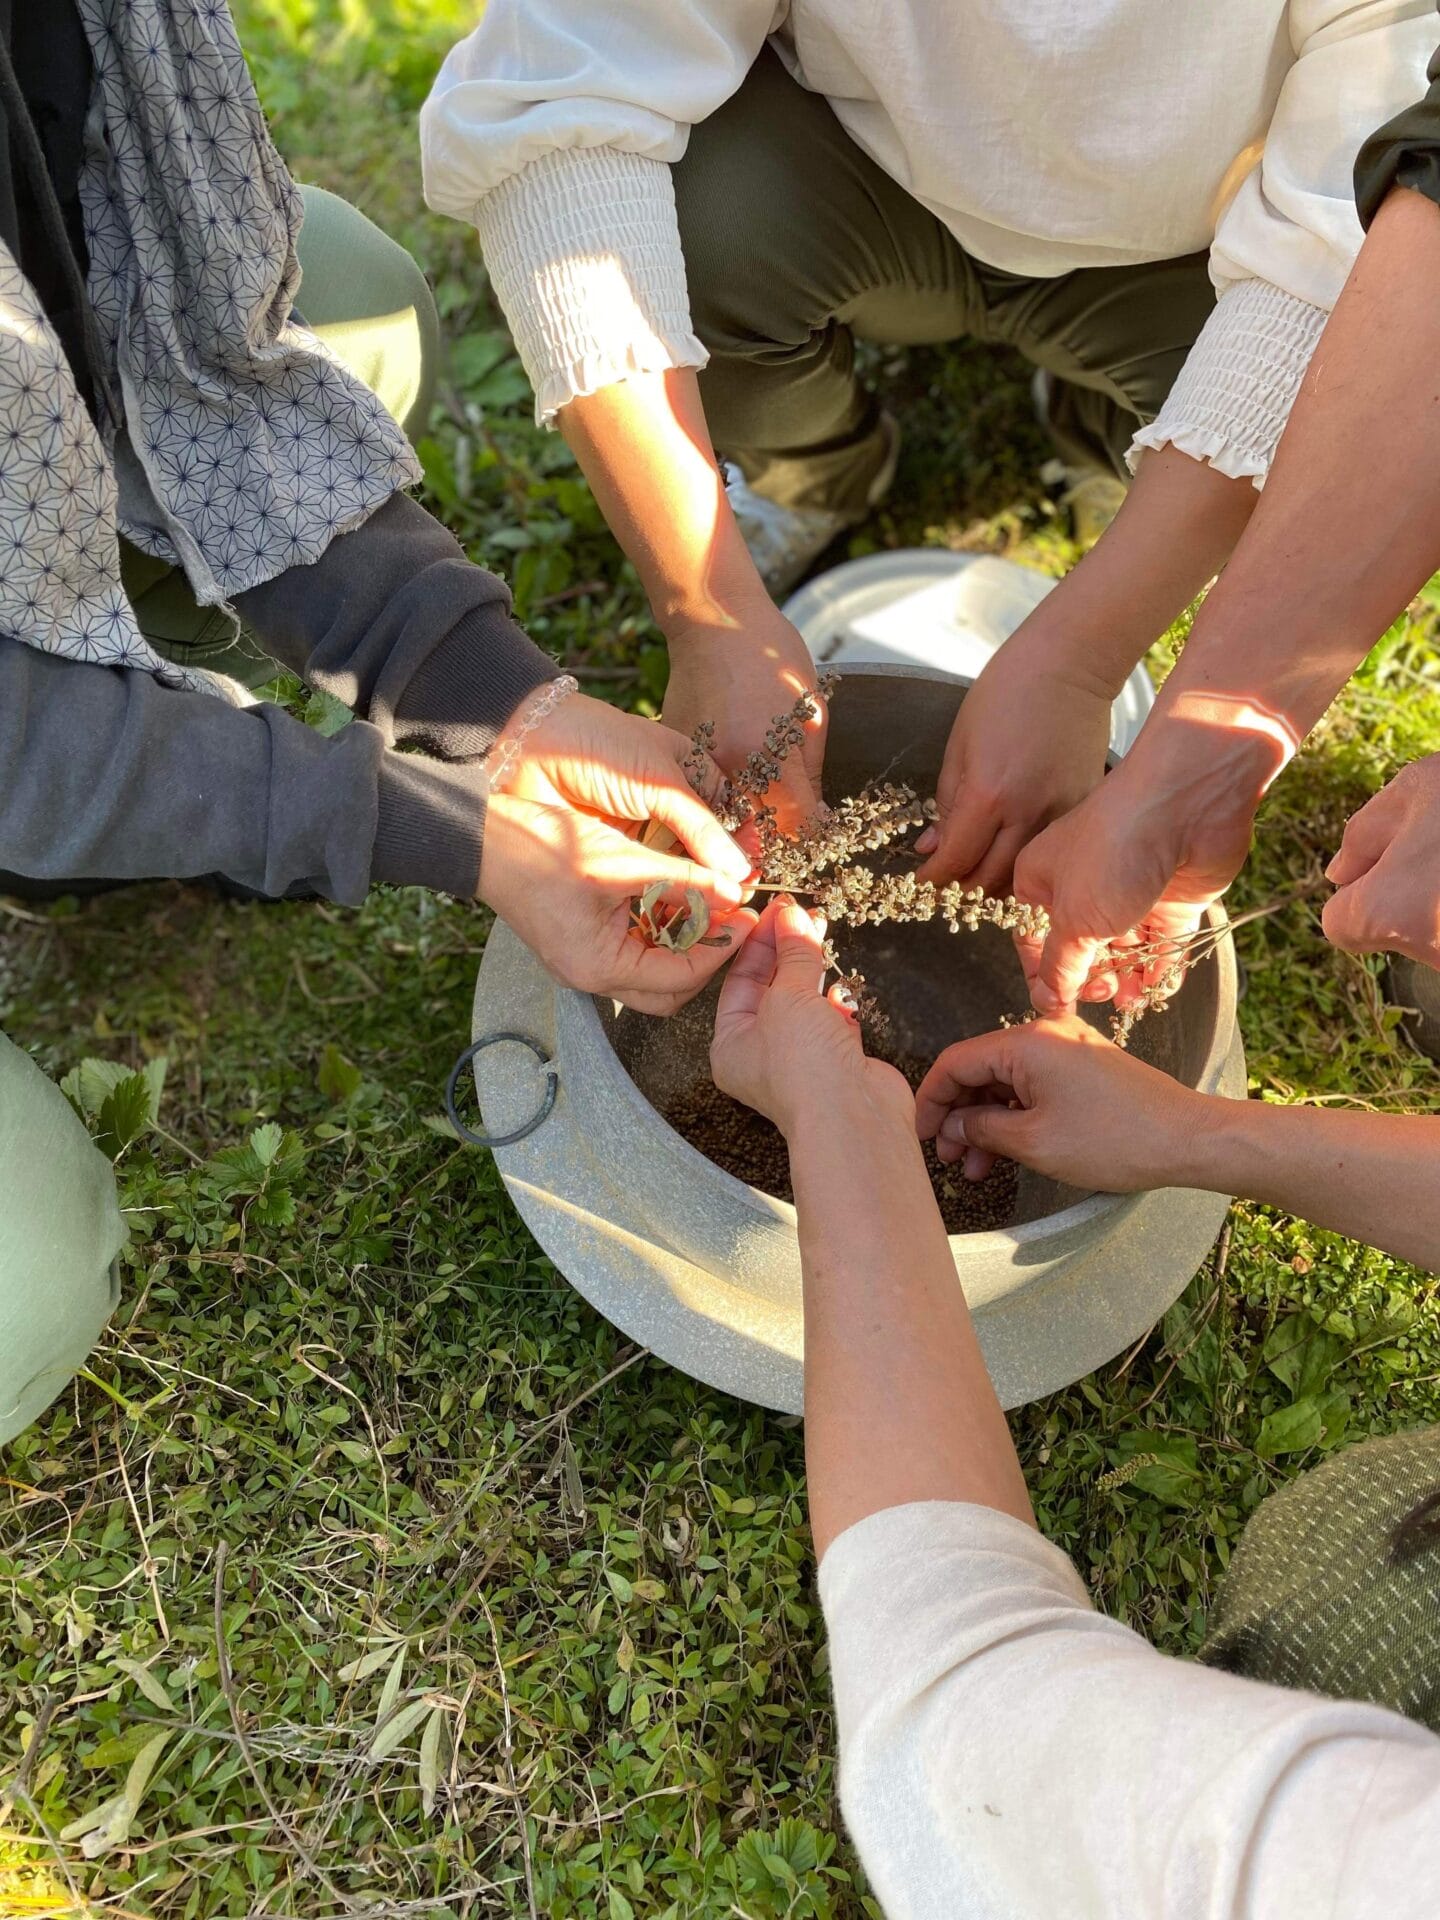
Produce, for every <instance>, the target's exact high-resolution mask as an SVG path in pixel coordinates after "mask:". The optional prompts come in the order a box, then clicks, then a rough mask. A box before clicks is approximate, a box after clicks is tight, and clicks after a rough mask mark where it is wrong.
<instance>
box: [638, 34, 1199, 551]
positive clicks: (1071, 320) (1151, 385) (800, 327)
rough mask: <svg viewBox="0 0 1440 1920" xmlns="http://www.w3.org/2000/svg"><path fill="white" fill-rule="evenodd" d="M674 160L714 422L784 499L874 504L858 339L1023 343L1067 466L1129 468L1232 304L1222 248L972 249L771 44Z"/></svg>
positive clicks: (734, 455)
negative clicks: (1138, 439)
mask: <svg viewBox="0 0 1440 1920" xmlns="http://www.w3.org/2000/svg"><path fill="white" fill-rule="evenodd" d="M672 171H673V175H674V181H675V204H676V210H677V213H678V216H679V222H680V238H681V244H682V246H683V248H684V252H685V271H686V276H687V279H688V282H689V288H690V305H691V313H692V317H693V320H694V325H695V330H696V332H697V333H698V334H699V336H700V338H701V340H702V341H703V342H704V344H705V346H706V348H707V349H708V351H709V353H710V363H709V365H708V366H707V367H706V368H705V369H704V370H703V372H702V373H701V374H700V391H701V394H702V396H703V398H704V401H705V413H706V419H707V421H708V424H709V427H710V432H711V435H712V437H713V439H714V442H715V445H716V447H717V448H718V449H719V451H720V452H721V453H722V454H724V455H725V456H726V457H727V458H728V459H730V460H733V461H734V462H735V464H736V465H737V466H739V467H740V469H741V470H742V471H743V472H744V474H745V476H746V478H747V479H748V480H749V481H750V482H751V484H752V485H753V486H755V487H757V488H758V489H759V490H760V491H761V492H762V493H764V494H766V495H767V496H768V497H769V498H770V499H772V500H777V501H779V502H780V503H781V504H782V505H787V506H806V507H824V508H828V509H830V510H831V511H834V512H837V513H841V514H844V515H846V516H847V517H851V518H856V517H859V516H861V515H863V513H864V512H865V509H866V503H867V499H868V495H869V491H870V488H871V485H872V484H873V482H874V480H875V479H876V477H877V475H878V473H879V472H880V470H881V467H882V465H883V463H884V461H885V458H886V453H887V447H886V441H885V436H884V433H883V431H882V428H881V425H880V420H879V414H878V411H877V408H876V405H875V402H874V400H873V398H872V396H871V395H870V394H869V393H868V392H867V391H866V390H865V388H864V386H863V385H862V384H861V382H860V380H859V378H858V377H857V374H856V369H855V342H856V340H857V339H861V340H874V341H880V342H883V343H886V344H891V345H900V346H914V345H921V344H935V343H938V342H941V341H946V340H956V339H959V338H961V337H968V338H971V339H975V340H982V341H988V342H992V343H996V344H1000V345H1005V346H1011V347H1015V348H1018V349H1019V351H1020V352H1021V353H1023V354H1024V355H1025V356H1026V358H1027V359H1029V360H1030V361H1031V362H1032V363H1033V364H1034V365H1035V366H1037V367H1041V368H1043V369H1044V370H1045V371H1046V372H1047V373H1048V374H1050V375H1051V376H1052V379H1051V385H1050V392H1049V399H1048V404H1047V408H1046V424H1047V425H1048V427H1049V428H1050V431H1051V434H1052V437H1053V438H1054V440H1055V442H1056V445H1057V448H1058V450H1059V452H1060V454H1061V456H1062V458H1063V459H1064V460H1065V462H1066V464H1067V465H1068V466H1070V467H1071V468H1074V469H1079V470H1082V471H1083V470H1091V471H1099V472H1104V473H1114V474H1116V475H1118V476H1120V477H1121V478H1122V479H1123V478H1127V477H1128V474H1127V469H1126V466H1125V455H1126V452H1127V450H1128V449H1129V446H1130V443H1131V441H1132V439H1133V438H1134V435H1135V432H1136V429H1137V428H1138V427H1140V426H1141V425H1143V424H1147V423H1148V422H1149V421H1151V420H1153V419H1154V418H1155V416H1156V414H1157V413H1158V412H1159V411H1160V408H1161V406H1162V405H1163V403H1164V401H1165V399H1166V397H1167V396H1168V394H1169V392H1170V389H1171V387H1172V386H1173V385H1174V383H1175V377H1176V375H1177V374H1178V373H1179V371H1180V369H1181V367H1182V366H1183V365H1184V363H1185V359H1186V357H1187V355H1188V354H1189V352H1190V349H1191V347H1192V346H1193V345H1194V343H1195V341H1196V339H1197V338H1198V336H1199V334H1200V331H1201V329H1202V328H1203V326H1204V325H1205V322H1206V320H1207V319H1208V318H1209V317H1210V315H1211V313H1213V311H1214V308H1215V289H1214V287H1213V286H1212V285H1211V282H1210V264H1209V255H1208V254H1206V253H1196V254H1190V255H1187V256H1186V257H1185V258H1183V259H1179V260H1160V261H1154V262H1151V263H1147V264H1144V265H1140V266H1134V267H1096V268H1090V269H1086V270H1083V271H1080V272H1076V273H1067V274H1061V275H1059V276H1058V277H1057V278H1054V279H1049V280H1035V279H1027V278H1025V277H1024V276H1022V275H1019V274H1013V273H1005V272H1002V271H1001V270H1000V269H999V268H996V267H990V266H987V265H986V264H985V263H984V262H983V261H980V260H976V259H974V258H972V257H971V256H970V255H969V254H967V253H966V252H965V250H964V248H963V247H962V246H961V245H960V243H959V241H957V240H956V239H955V237H954V235H953V234H952V233H951V232H950V231H949V229H948V228H947V227H946V226H945V225H944V223H943V222H942V221H941V220H939V219H938V218H937V217H936V215H934V214H933V213H931V212H930V211H929V210H928V209H927V208H925V207H923V206H922V205H921V204H920V202H919V201H918V200H915V199H913V198H912V197H911V196H910V195H909V194H908V193H907V192H906V191H905V189H904V188H903V187H902V186H900V185H899V184H898V182H896V181H895V180H892V179H891V177H890V175H889V174H887V173H886V172H885V170H884V168H883V167H881V166H879V165H878V164H877V163H876V162H875V161H873V160H871V159H870V158H869V157H868V155H866V154H864V153H863V152H862V151H861V150H860V148H859V147H857V146H856V145H855V143H854V141H853V140H852V139H851V138H850V136H849V135H848V134H847V133H846V132H845V130H844V128H843V127H842V126H841V125H840V122H839V121H838V120H837V119H836V117H835V115H834V112H833V111H832V110H831V108H830V105H829V103H828V102H827V101H826V100H824V99H823V98H822V97H821V96H820V95H819V94H816V93H810V92H807V91H806V89H805V88H804V87H802V86H800V84H799V83H798V82H797V81H795V80H793V79H792V78H791V76H790V75H789V74H788V73H787V72H786V71H785V68H784V67H783V66H782V65H781V63H780V61H779V60H778V59H777V57H776V56H775V54H774V53H773V52H771V51H770V50H768V49H767V50H766V51H765V52H764V53H762V54H761V55H760V57H759V59H758V60H757V61H756V62H755V64H754V66H753V67H752V68H751V70H750V72H749V74H748V75H747V76H746V79H745V82H744V84H743V85H742V86H741V87H740V88H739V90H738V91H737V92H736V93H735V94H734V95H733V96H732V97H731V98H730V99H729V100H727V101H726V103H725V104H724V106H722V107H721V108H720V109H719V110H718V111H717V112H715V113H713V114H711V115H709V116H708V118H706V119H705V120H703V121H702V122H701V123H700V124H699V125H698V126H696V127H694V128H693V129H692V130H691V133H690V138H689V144H688V146H687V148H686V151H685V155H684V157H683V158H682V159H681V160H679V161H678V162H677V163H676V165H675V167H674V168H673V170H672ZM737 261H738V262H740V263H742V264H741V265H740V266H739V267H737V265H736V262H737Z"/></svg>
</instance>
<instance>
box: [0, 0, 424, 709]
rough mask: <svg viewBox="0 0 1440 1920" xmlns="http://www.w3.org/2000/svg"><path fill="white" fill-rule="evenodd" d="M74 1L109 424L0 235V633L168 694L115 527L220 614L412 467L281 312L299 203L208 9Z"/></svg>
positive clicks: (321, 543) (362, 512)
mask: <svg viewBox="0 0 1440 1920" xmlns="http://www.w3.org/2000/svg"><path fill="white" fill-rule="evenodd" d="M78 5H79V12H80V16H81V19H82V20H83V22H84V25H85V30H86V33H87V36H88V38H89V41H90V47H91V52H92V56H93V59H94V65H95V76H96V82H95V93H94V98H93V100H92V104H91V110H90V116H89V120H88V124H87V128H86V147H85V168H84V173H83V175H82V179H81V202H82V207H83V212H84V220H85V237H86V245H87V249H88V252H89V293H90V299H91V303H92V305H93V307H94V309H95V314H96V318H97V320H98V322H99V327H100V331H101V335H102V337H103V339H104V341H105V344H106V347H107V349H108V353H109V355H110V356H111V365H110V366H109V368H108V369H107V371H108V373H109V375H110V386H111V391H112V393H114V394H118V396H119V402H120V409H121V411H122V413H123V420H121V421H118V422H117V421H116V420H115V419H113V418H111V417H110V416H109V414H108V412H107V411H106V410H104V409H102V425H101V428H100V431H99V432H97V430H96V428H95V427H94V425H93V424H92V422H91V420H90V416H89V414H88V412H87V411H86V408H85V405H84V402H83V401H82V399H81V397H80V394H79V392H78V390H77V389H76V387H75V383H74V381H73V378H72V377H71V374H70V370H69V366H68V363H67V362H66V359H65V356H64V352H63V350H62V349H61V347H60V343H59V341H58V339H57V337H56V335H55V333H54V331H53V329H52V328H51V327H50V326H49V323H48V322H47V321H46V319H45V317H44V314H43V312H42V311H41V308H40V303H39V300H38V299H37V297H36V295H35V293H34V291H33V289H32V288H31V287H30V285H29V283H28V282H27V280H26V279H25V276H24V275H23V274H22V273H21V271H20V269H19V267H18V266H17V264H16V262H15V261H14V259H13V258H12V257H11V255H10V254H9V252H8V250H6V249H5V248H4V246H3V244H0V632H4V633H7V634H9V635H10V636H11V637H13V638H15V639H18V640H24V641H27V642H29V643H30V644H31V645H35V646H39V647H43V648H45V649H46V650H47V651H50V652H57V653H63V654H67V655H69V656H70V657H71V658H74V659H78V660H92V661H103V662H105V663H107V664H111V665H117V666H120V665H124V666H139V667H145V668H148V669H149V670H150V671H152V672H155V673H157V674H159V675H160V676H161V677H162V678H164V679H166V680H169V681H184V680H186V678H187V676H185V675H184V674H181V673H177V671H176V670H175V669H174V668H172V667H170V666H168V665H166V664H165V663H164V662H162V661H161V660H160V659H159V657H158V656H157V655H155V654H154V653H153V651H152V650H151V648H150V647H149V646H148V645H147V644H146V642H145V641H144V640H143V639H142V638H141V636H140V634H139V633H138V631H137V630H136V627H135V622H134V618H133V615H132V614H131V612H130V608H129V606H128V603H127V602H126V600H125V597H124V594H123V592H122V591H121V587H120V572H119V554H118V547H117V544H116V527H117V524H118V526H119V528H120V529H121V530H123V532H124V533H125V535H126V537H127V538H128V539H130V540H131V541H132V542H133V543H134V544H135V545H136V546H137V547H140V548H141V549H142V550H144V551H146V552H148V553H152V554H155V555H158V556H159V557H161V558H163V559H166V560H169V561H171V562H172V563H174V564H177V565H179V566H181V567H183V569H184V571H185V573H186V575H187V576H188V578H189V581H190V585H191V588H192V590H193V591H194V593H195V596H196V599H197V600H198V601H199V602H200V603H201V604H202V605H214V604H217V603H220V602H225V601H228V600H230V599H231V598H233V596H234V595H235V594H237V593H241V592H243V591H244V590H245V589H246V588H247V587H253V586H258V585H259V584H260V583H261V582H262V581H265V580H270V579H273V578H274V577H275V576H276V575H277V574H280V573H283V572H285V571H286V570H287V569H288V568H290V567H293V566H305V565H308V564H309V563H310V562H312V561H314V560H316V559H318V558H319V556H320V555H321V554H322V553H323V552H324V551H325V549H326V547H327V546H328V545H329V544H330V542H331V540H333V539H334V538H335V536H336V535H337V534H339V533H344V532H347V531H348V530H349V529H351V528H352V527H355V526H358V525H359V524H360V523H361V522H362V521H364V520H365V519H367V518H368V517H369V515H370V514H371V513H373V512H374V511H375V509H376V508H377V507H379V506H380V505H382V504H383V503H384V501H386V500H387V499H389V497H390V496H391V494H393V493H394V492H396V491H397V490H398V489H400V488H402V487H407V486H411V485H413V484H414V483H415V482H416V481H417V480H418V479H419V477H420V474H419V467H418V464H417V462H416V460H415V456H414V454H413V453H412V452H411V450H410V446H409V443H408V442H407V441H406V439H405V437H404V435H403V434H402V432H401V431H400V429H399V427H398V426H397V425H396V424H395V423H394V421H393V420H392V419H391V417H390V415H389V414H388V413H387V412H386V411H385V409H384V408H383V407H382V406H381V404H380V402H379V401H378V400H377V399H376V398H375V396H374V395H373V394H372V393H371V392H370V391H369V389H368V388H367V387H365V386H363V385H362V384H361V383H360V382H359V381H357V380H356V379H355V378H354V376H353V375H351V374H350V373H348V372H347V371H346V370H345V369H344V368H343V367H342V366H341V365H340V364H339V363H338V361H336V360H335V358H334V356H333V355H332V354H331V353H330V352H329V351H328V349H327V348H326V347H325V346H324V345H323V344H322V343H321V342H320V341H319V340H317V339H316V337H315V336H314V335H313V334H312V333H310V332H309V330H308V329H307V328H305V327H303V326H302V325H300V324H298V323H297V322H296V321H295V320H294V319H293V318H292V316H291V307H292V303H293V301H294V298H295V294H296V290H297V288H298V286H299V281H300V272H299V267H298V264H297V262H296V258H295V237H296V235H297V233H298V232H299V227H300V217H301V213H300V196H299V194H298V193H297V192H296V190H295V186H294V183H293V182H292V180H291V179H290V176H289V174H288V173H287V172H286V170H285V167H284V164H283V163H282V161H281V160H280V158H279V156H278V154H277V153H276V152H275V149H274V147H273V146H272V144H271V142H270V137H269V134H268V132H267V130H266V126H265V121H264V117H263V115H262V114H261V112H260V106H259V102H258V100H257V99H256V97H255V90H254V87H253V85H252V83H251V79H250V74H249V70H248V68H247V67H246V65H245V60H244V56H243V55H242V53H241V51H240V44H239V40H238V38H237V36H236V33H235V28H234V24H233V22H232V21H231V19H230V14H229V10H228V8H227V7H226V6H225V5H224V4H223V0H78ZM200 678H201V677H200V676H195V680H196V681H198V680H199V679H200Z"/></svg>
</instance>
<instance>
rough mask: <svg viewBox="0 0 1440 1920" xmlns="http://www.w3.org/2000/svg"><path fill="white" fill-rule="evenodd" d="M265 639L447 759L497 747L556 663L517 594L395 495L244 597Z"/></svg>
mask: <svg viewBox="0 0 1440 1920" xmlns="http://www.w3.org/2000/svg"><path fill="white" fill-rule="evenodd" d="M236 605H237V607H238V610H239V612H240V614H241V615H242V617H243V618H244V620H245V622H246V624H247V625H248V626H249V627H251V629H252V630H253V631H254V633H255V634H256V637H257V638H258V640H259V641H260V643H261V645H262V646H263V647H264V648H265V650H266V652H267V653H269V654H270V655H271V656H272V657H273V658H275V659H276V660H278V661H280V662H281V663H282V664H283V665H285V666H287V667H289V668H291V670H292V671H293V672H295V673H297V674H299V676H300V677H301V679H302V680H304V681H305V683H306V685H307V686H310V687H313V688H316V689H317V690H320V691H323V692H326V693H331V694H333V695H334V696H335V697H336V699H338V700H341V701H343V702H344V704H345V705H346V706H347V707H350V708H352V709H353V711H354V712H356V713H358V714H359V715H360V716H361V717H362V718H363V719H366V720H369V721H371V722H372V723H373V724H374V725H375V726H377V727H378V728H379V729H380V731H381V733H382V734H383V735H384V737H385V740H386V741H387V743H390V744H393V745H398V746H412V747H417V748H419V749H421V750H422V751H423V752H426V753H431V754H434V755H436V756H437V757H438V758H440V759H444V760H471V759H479V758H481V757H482V756H483V755H484V754H486V753H488V752H489V750H490V748H491V747H492V746H493V745H494V742H495V740H496V738H497V737H498V736H499V734H500V733H501V731H502V730H503V728H504V726H505V723H506V721H507V720H508V719H509V718H510V716H511V714H512V713H514V711H515V709H516V708H517V707H518V706H519V705H520V703H521V701H522V700H523V699H524V698H525V696H526V695H527V694H529V693H531V692H533V691H534V689H535V688H536V687H537V686H539V685H541V684H542V683H543V682H544V681H546V680H549V679H553V678H554V677H555V675H556V674H557V672H558V671H559V669H558V668H557V666H556V665H555V662H554V661H553V660H552V659H551V658H550V656H549V655H548V654H546V653H543V652H542V651H541V650H540V648H539V647H537V646H536V645H535V644H534V642H533V641H531V640H530V639H529V638H527V636H526V635H525V633H524V632H523V631H522V629H521V628H520V627H519V626H517V625H516V623H515V621H514V619H513V618H512V617H511V612H510V594H509V591H508V589H507V588H506V587H505V585H504V583H503V582H502V581H500V580H498V579H497V578H496V577H495V575H494V574H491V573H487V572H486V571H485V570H484V569H483V568H482V567H477V566H475V565H474V564H473V563H472V562H471V561H470V560H469V559H467V557H466V555H465V554H464V552H463V551H462V549H461V547H460V546H459V544H458V542H457V541H456V540H455V538H454V536H453V535H452V534H450V533H449V532H448V531H447V530H446V529H445V528H444V527H442V526H441V525H440V523H439V521H438V520H436V519H435V518H434V516H433V515H432V514H429V513H427V512H426V511H425V509H424V508H423V507H422V506H421V505H420V504H419V503H418V501H415V500H411V499H409V498H407V496H405V495H404V494H396V495H394V497H393V498H391V499H390V500H388V501H386V503H385V505H384V506H383V507H381V508H380V510H379V511H378V512H377V513H375V514H373V515H372V516H371V518H370V519H369V520H367V521H366V522H365V523H364V525H363V526H360V527H357V528H356V529H355V530H354V532H352V533H346V534H341V535H340V536H339V538H338V539H336V540H333V541H332V542H331V543H330V546H329V547H328V548H327V549H326V551H325V553H324V554H323V555H322V556H321V557H320V559H319V560H317V561H316V562H315V564H314V565H313V566H309V567H292V568H291V569H290V570H289V571H288V572H286V573H283V574H280V575H279V576H278V577H277V578H276V579H274V580H270V581H267V582H266V583H265V585H264V586H260V587H252V588H251V589H250V591H249V592H248V593H243V594H241V595H240V596H239V597H238V599H237V602H236Z"/></svg>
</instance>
